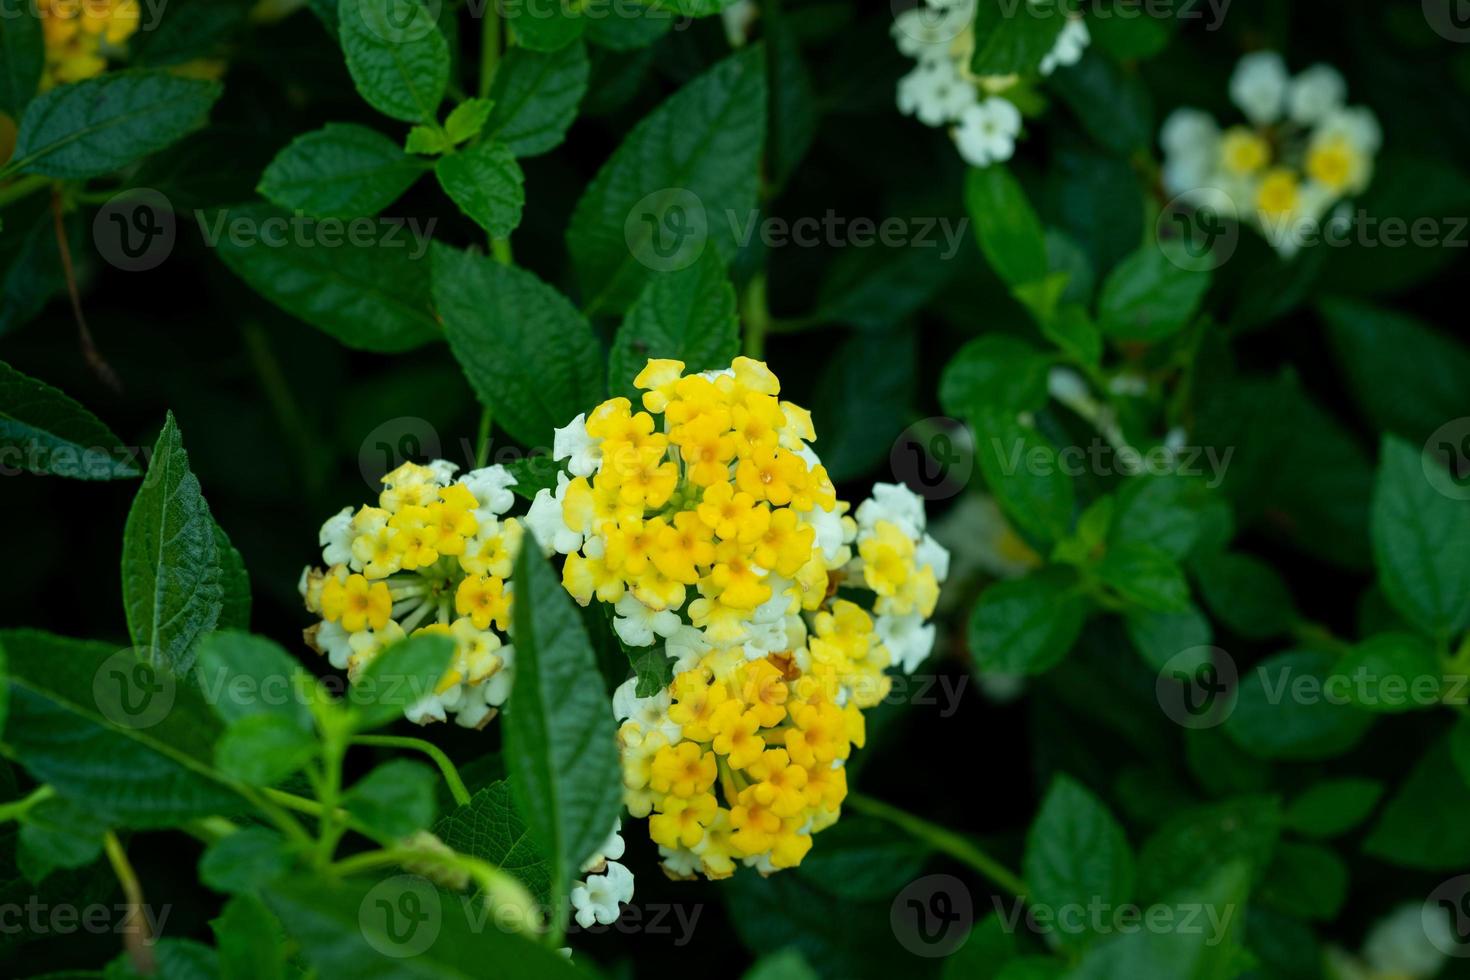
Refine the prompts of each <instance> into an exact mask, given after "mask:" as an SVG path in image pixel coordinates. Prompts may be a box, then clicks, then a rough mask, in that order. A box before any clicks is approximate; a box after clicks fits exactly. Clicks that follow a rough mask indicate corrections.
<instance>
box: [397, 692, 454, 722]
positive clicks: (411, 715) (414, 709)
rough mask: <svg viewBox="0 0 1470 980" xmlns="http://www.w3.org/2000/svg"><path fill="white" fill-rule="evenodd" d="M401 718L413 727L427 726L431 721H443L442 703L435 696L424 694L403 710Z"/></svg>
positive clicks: (437, 696)
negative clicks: (405, 719) (411, 723)
mask: <svg viewBox="0 0 1470 980" xmlns="http://www.w3.org/2000/svg"><path fill="white" fill-rule="evenodd" d="M403 716H404V717H405V718H407V719H408V720H409V721H411V722H413V723H414V724H415V725H427V724H428V723H429V722H431V721H443V720H444V719H445V717H446V715H445V713H444V702H443V701H442V700H441V699H440V697H439V695H437V694H426V695H424V696H423V697H422V698H420V699H419V700H418V701H416V702H414V703H413V704H411V705H409V706H408V707H407V708H404V709H403Z"/></svg>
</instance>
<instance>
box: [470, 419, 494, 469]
mask: <svg viewBox="0 0 1470 980" xmlns="http://www.w3.org/2000/svg"><path fill="white" fill-rule="evenodd" d="M493 421H494V415H493V414H492V413H491V411H490V409H489V408H488V407H486V408H485V409H484V410H482V411H481V412H480V435H479V438H478V440H477V441H476V442H475V447H476V448H475V468H476V469H483V468H484V466H485V464H486V463H487V462H489V460H490V425H491V423H492V422H493Z"/></svg>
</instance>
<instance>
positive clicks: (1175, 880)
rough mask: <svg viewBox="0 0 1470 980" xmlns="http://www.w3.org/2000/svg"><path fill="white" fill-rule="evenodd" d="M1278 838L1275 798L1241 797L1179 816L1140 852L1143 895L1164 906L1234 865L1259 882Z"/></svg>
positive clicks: (1145, 844)
mask: <svg viewBox="0 0 1470 980" xmlns="http://www.w3.org/2000/svg"><path fill="white" fill-rule="evenodd" d="M1280 832H1281V807H1280V803H1279V801H1278V800H1277V799H1276V798H1275V797H1269V796H1243V797H1239V798H1236V799H1233V800H1225V801H1223V802H1220V803H1210V804H1206V805H1204V806H1197V807H1193V808H1190V809H1186V810H1183V811H1180V812H1178V813H1176V814H1174V815H1173V816H1172V817H1170V818H1169V819H1168V820H1167V821H1165V823H1164V824H1163V826H1161V827H1160V828H1159V829H1158V830H1157V831H1155V832H1154V834H1153V835H1152V836H1151V837H1149V839H1148V840H1147V841H1146V842H1144V845H1143V849H1142V850H1141V851H1140V852H1139V855H1138V891H1139V895H1140V896H1141V897H1142V898H1144V899H1146V900H1150V901H1158V900H1163V899H1165V898H1167V897H1168V896H1169V895H1172V894H1175V893H1177V892H1179V891H1182V890H1185V889H1187V888H1189V887H1192V886H1194V885H1197V884H1200V883H1202V882H1204V881H1205V880H1207V879H1208V878H1209V877H1211V876H1212V875H1214V874H1215V873H1216V872H1218V871H1219V869H1220V868H1222V867H1225V866H1227V865H1230V864H1235V863H1240V864H1243V865H1244V866H1245V867H1246V868H1248V869H1249V871H1250V874H1251V876H1252V877H1253V878H1256V879H1259V877H1260V876H1261V875H1262V874H1263V873H1264V872H1265V870H1266V866H1267V865H1268V864H1270V861H1271V855H1272V853H1273V852H1274V850H1275V848H1276V839H1277V837H1278V836H1279V835H1280Z"/></svg>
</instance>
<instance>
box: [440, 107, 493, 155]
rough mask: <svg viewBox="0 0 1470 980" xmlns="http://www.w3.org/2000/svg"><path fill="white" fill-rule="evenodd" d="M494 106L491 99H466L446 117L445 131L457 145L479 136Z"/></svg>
mask: <svg viewBox="0 0 1470 980" xmlns="http://www.w3.org/2000/svg"><path fill="white" fill-rule="evenodd" d="M494 108H495V103H494V102H493V101H491V100H490V99H465V100H464V101H463V102H461V103H460V104H459V105H457V106H455V107H454V108H453V109H451V110H450V112H449V115H448V116H445V117H444V132H445V133H446V134H448V136H449V139H450V140H451V141H452V142H454V143H455V144H456V145H457V144H460V143H463V142H464V141H465V140H467V139H470V138H472V137H474V136H478V135H479V134H480V130H482V129H484V128H485V121H486V120H487V119H489V118H490V110H492V109H494Z"/></svg>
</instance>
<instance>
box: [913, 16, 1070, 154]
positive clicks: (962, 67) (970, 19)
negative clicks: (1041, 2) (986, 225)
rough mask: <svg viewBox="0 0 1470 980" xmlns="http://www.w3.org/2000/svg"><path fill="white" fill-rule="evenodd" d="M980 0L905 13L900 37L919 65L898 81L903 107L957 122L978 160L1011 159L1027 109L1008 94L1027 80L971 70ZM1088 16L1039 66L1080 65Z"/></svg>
mask: <svg viewBox="0 0 1470 980" xmlns="http://www.w3.org/2000/svg"><path fill="white" fill-rule="evenodd" d="M975 2H976V0H921V2H920V3H919V5H918V6H917V7H914V8H913V9H911V10H906V11H904V12H903V13H901V14H899V15H898V18H897V19H896V20H895V21H894V23H893V38H894V40H895V41H897V42H898V49H899V50H900V51H902V52H903V53H904V54H906V55H908V56H909V57H911V58H913V59H914V60H915V61H916V62H917V64H916V65H915V66H914V69H913V71H911V72H909V73H908V74H907V75H904V76H903V77H902V78H900V79H899V81H898V108H899V111H901V112H903V113H904V114H905V115H910V116H916V117H917V118H918V119H919V121H920V122H922V123H924V124H925V125H926V126H936V127H938V126H945V127H948V128H949V133H950V136H951V138H952V139H953V140H954V143H955V147H956V148H957V149H958V150H959V151H960V156H962V157H964V159H965V161H966V162H967V163H970V164H972V165H974V166H976V167H984V166H988V165H990V164H992V163H997V162H1000V161H1004V160H1009V159H1010V158H1011V155H1012V154H1013V153H1015V150H1016V137H1018V136H1019V135H1020V134H1021V110H1020V109H1019V108H1018V107H1017V106H1016V103H1015V102H1014V101H1012V100H1011V99H1009V98H1007V97H1006V95H1007V93H1008V92H1010V91H1011V90H1012V89H1014V88H1015V87H1016V86H1018V85H1019V84H1021V82H1022V79H1021V77H1020V76H1018V75H984V76H981V75H976V74H974V73H973V72H972V71H971V70H970V59H971V56H972V55H973V54H974V51H975ZM1019 2H1030V0H1019ZM1091 40H1092V39H1091V36H1090V35H1089V34H1088V33H1087V25H1086V24H1085V23H1083V21H1082V18H1081V17H1078V16H1074V17H1071V18H1069V19H1068V21H1067V23H1066V25H1065V26H1064V27H1063V28H1062V31H1061V33H1060V34H1059V35H1058V36H1057V40H1056V43H1055V44H1054V45H1053V47H1052V49H1051V51H1050V52H1048V53H1047V55H1046V56H1045V57H1044V58H1042V59H1041V64H1040V66H1039V70H1040V72H1041V74H1042V75H1050V74H1052V73H1053V72H1054V71H1056V70H1057V69H1058V68H1060V67H1064V66H1066V65H1074V64H1076V63H1077V62H1078V61H1079V60H1081V58H1082V52H1083V51H1084V50H1086V48H1087V46H1088V44H1089V43H1091Z"/></svg>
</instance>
